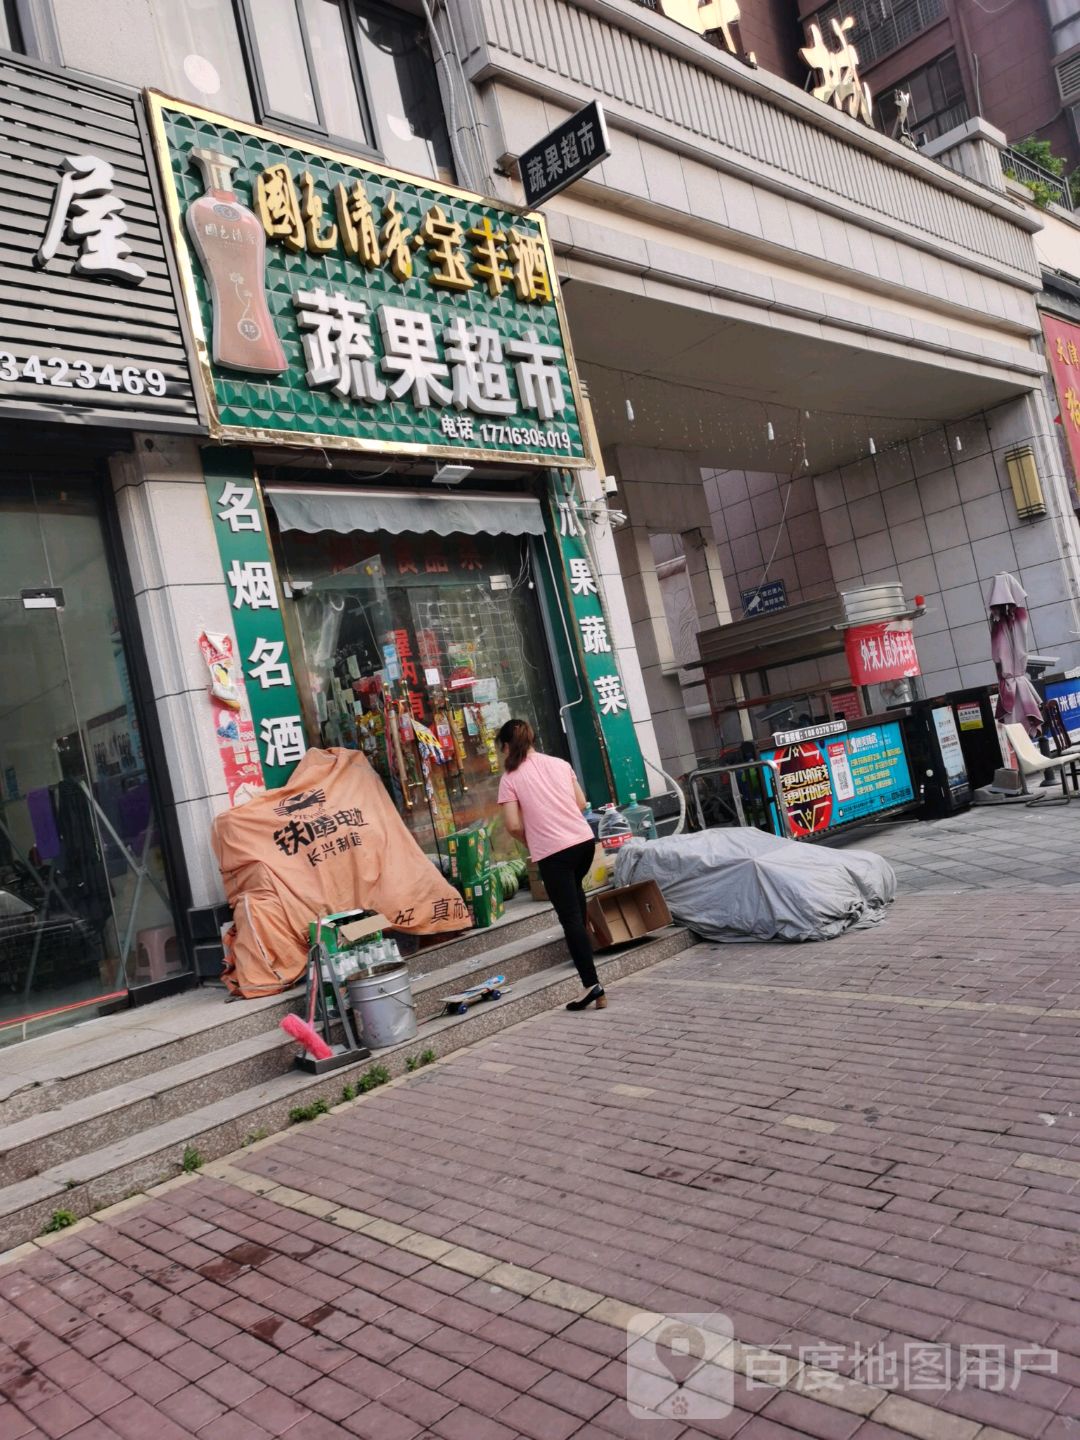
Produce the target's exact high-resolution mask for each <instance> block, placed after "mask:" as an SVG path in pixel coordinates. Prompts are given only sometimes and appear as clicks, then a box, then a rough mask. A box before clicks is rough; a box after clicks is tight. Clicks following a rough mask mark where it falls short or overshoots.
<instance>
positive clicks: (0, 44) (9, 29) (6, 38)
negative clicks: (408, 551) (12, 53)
mask: <svg viewBox="0 0 1080 1440" xmlns="http://www.w3.org/2000/svg"><path fill="white" fill-rule="evenodd" d="M21 49H22V41H21V39H20V36H19V22H18V20H17V19H16V16H15V0H3V3H2V4H0V50H21Z"/></svg>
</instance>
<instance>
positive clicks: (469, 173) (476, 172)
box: [420, 0, 492, 194]
mask: <svg viewBox="0 0 1080 1440" xmlns="http://www.w3.org/2000/svg"><path fill="white" fill-rule="evenodd" d="M420 4H421V6H422V8H423V11H424V19H425V21H426V23H427V30H428V34H429V35H430V36H431V43H432V47H433V48H434V51H435V63H436V65H439V66H441V67H442V71H443V75H444V77H445V93H446V108H447V119H448V120H449V122H450V148H451V150H452V151H453V152H454V163H455V167H456V169H457V171H458V175H457V179H458V182H459V184H464V185H465V186H467V188H469V189H471V190H477V191H480V192H482V193H485V194H486V193H488V192H490V190H491V189H492V186H491V185H490V184H489V180H488V176H487V174H486V166H485V164H484V151H483V146H482V144H481V142H480V138H479V134H478V122H477V119H476V112H475V110H474V109H473V106H472V97H471V95H470V94H469V82H468V81H467V80H466V79H465V78H464V75H463V74H462V71H461V62H460V58H459V57H457V56H455V61H456V64H455V63H452V62H451V58H450V55H449V54H448V53H447V50H446V46H445V45H444V44H443V42H442V36H441V35H440V34H439V28H438V26H437V25H436V23H435V16H434V14H433V13H432V9H431V5H430V3H429V0H420ZM447 21H448V23H451V24H452V22H450V20H449V12H447ZM459 78H460V79H461V81H462V83H463V84H464V86H465V96H466V108H467V109H468V111H469V115H468V116H467V117H466V123H465V125H463V126H460V127H459V125H458V103H457V82H458V79H459ZM466 133H468V135H469V138H470V141H471V144H470V145H469V147H468V148H469V149H471V150H472V151H473V152H474V154H473V157H472V159H471V160H470V159H469V158H468V157H467V156H466V155H465V153H464V150H465V147H464V145H463V143H462V142H463V140H464V137H465V135H466Z"/></svg>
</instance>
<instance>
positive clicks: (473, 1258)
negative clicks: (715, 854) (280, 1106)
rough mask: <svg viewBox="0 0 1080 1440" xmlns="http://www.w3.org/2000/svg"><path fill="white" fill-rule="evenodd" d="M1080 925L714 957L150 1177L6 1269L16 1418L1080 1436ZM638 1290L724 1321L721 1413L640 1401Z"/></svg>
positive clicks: (916, 934)
mask: <svg viewBox="0 0 1080 1440" xmlns="http://www.w3.org/2000/svg"><path fill="white" fill-rule="evenodd" d="M1078 925H1080V894H1077V893H1076V892H1070V891H1067V890H1059V891H1053V890H1049V889H1047V890H1038V889H1032V888H1028V889H1026V890H1018V891H1017V892H1015V893H1013V894H1011V895H1005V894H994V893H987V892H983V893H978V894H972V893H968V894H951V893H946V892H942V893H940V894H924V895H921V896H916V897H907V898H904V899H902V900H901V901H900V902H898V904H897V905H896V906H895V907H894V909H893V911H892V912H891V915H890V917H889V919H888V921H887V922H886V923H885V924H884V925H883V926H881V927H879V928H878V929H876V930H873V931H858V932H854V933H851V934H849V935H847V936H844V937H842V938H841V939H839V940H836V941H833V942H831V943H829V944H827V945H820V946H798V947H797V946H732V947H710V946H699V947H697V948H696V949H694V950H692V951H689V952H687V953H685V954H683V955H682V956H679V957H677V958H676V959H674V960H672V961H668V962H664V963H663V964H662V965H659V966H657V967H655V968H653V969H651V970H649V971H645V972H642V973H641V974H639V975H638V976H636V977H635V978H633V979H630V980H627V981H624V982H620V983H619V984H618V985H617V986H615V987H613V991H612V1004H611V1006H610V1007H609V1009H608V1010H607V1011H605V1012H602V1013H599V1014H598V1013H595V1012H593V1013H588V1014H585V1015H567V1014H565V1013H561V1012H560V1013H556V1014H551V1015H546V1016H542V1017H539V1018H537V1019H535V1020H531V1021H528V1022H526V1023H525V1024H523V1025H520V1026H518V1027H516V1028H515V1029H513V1030H509V1031H505V1032H502V1033H501V1034H499V1035H498V1036H496V1037H494V1038H493V1039H491V1040H489V1041H486V1042H484V1043H483V1044H481V1045H478V1046H476V1047H474V1048H473V1049H471V1050H469V1051H466V1052H462V1053H460V1054H458V1055H456V1056H454V1057H452V1058H451V1059H449V1060H448V1061H445V1062H442V1063H440V1064H439V1065H437V1066H435V1067H432V1069H430V1070H428V1071H425V1072H424V1073H422V1074H419V1075H415V1076H411V1077H408V1078H406V1079H405V1080H404V1081H401V1082H397V1083H395V1084H394V1085H393V1086H391V1087H389V1088H388V1089H386V1090H384V1091H379V1092H375V1093H374V1094H372V1095H369V1096H367V1097H365V1098H363V1099H361V1100H359V1101H357V1102H354V1103H352V1104H350V1105H348V1106H345V1107H342V1108H341V1109H339V1110H337V1111H335V1112H334V1113H333V1114H332V1115H330V1116H327V1117H324V1119H323V1120H322V1121H320V1122H317V1123H316V1124H313V1125H304V1126H299V1127H297V1128H295V1129H293V1130H291V1131H289V1132H288V1133H287V1134H286V1135H285V1136H283V1137H280V1138H276V1139H275V1140H273V1141H272V1142H267V1143H264V1144H262V1145H260V1146H257V1147H253V1148H252V1149H251V1150H248V1151H243V1152H240V1153H239V1154H238V1155H236V1156H233V1157H231V1159H230V1160H229V1161H228V1162H226V1163H224V1164H221V1165H215V1166H211V1167H208V1173H204V1174H203V1175H201V1176H199V1177H197V1178H194V1179H192V1180H191V1181H190V1182H189V1183H181V1184H179V1185H175V1187H174V1188H166V1189H165V1190H163V1191H162V1192H161V1193H158V1194H154V1195H151V1196H150V1197H149V1198H143V1199H137V1200H136V1201H135V1202H126V1205H125V1206H123V1207H119V1208H117V1209H115V1210H114V1211H113V1212H112V1213H110V1212H105V1213H104V1214H103V1216H102V1217H101V1218H100V1220H99V1222H98V1223H91V1224H89V1225H86V1226H84V1227H80V1228H79V1229H78V1231H77V1233H74V1234H69V1235H64V1236H62V1237H60V1238H59V1239H58V1241H57V1243H55V1244H52V1245H50V1246H48V1247H47V1248H40V1249H36V1250H35V1251H34V1253H33V1254H31V1255H29V1256H22V1257H20V1258H18V1259H17V1260H15V1261H13V1262H12V1263H10V1264H9V1265H8V1266H7V1267H6V1268H4V1269H2V1270H0V1396H2V1397H4V1403H3V1404H0V1436H2V1437H3V1440H23V1437H34V1440H38V1437H41V1436H50V1437H56V1440H61V1437H70V1440H114V1437H119V1440H179V1437H182V1436H191V1435H197V1436H199V1437H200V1440H264V1437H267V1436H277V1435H289V1436H291V1437H292V1440H329V1437H337V1436H359V1437H361V1440H416V1437H426V1440H434V1437H439V1440H514V1437H527V1440H571V1437H573V1440H636V1437H642V1440H698V1437H699V1436H700V1435H705V1434H707V1435H719V1436H732V1435H736V1434H737V1435H739V1436H740V1437H741V1440H794V1437H796V1436H816V1437H821V1440H888V1437H890V1436H892V1437H897V1436H901V1435H906V1436H909V1437H912V1436H915V1437H925V1440H975V1437H976V1436H978V1437H979V1440H998V1437H1000V1436H1001V1435H1002V1434H1012V1435H1019V1436H1025V1437H1026V1436H1031V1437H1035V1436H1039V1437H1046V1440H1076V1437H1077V1436H1078V1435H1080V1133H1078V1132H1080V1047H1078V1045H1077V1039H1078V1036H1080V965H1078V964H1077V962H1076V957H1075V943H1074V940H1073V938H1072V937H1073V936H1074V935H1075V934H1076V932H1077V926H1078ZM185 1178H186V1177H185ZM170 1184H172V1182H170ZM635 1311H642V1312H646V1313H647V1314H648V1315H650V1316H652V1317H653V1318H654V1319H657V1320H658V1319H659V1318H660V1317H661V1316H664V1315H675V1314H681V1313H688V1312H691V1313H697V1312H723V1313H724V1314H725V1315H727V1316H728V1317H730V1320H731V1322H732V1325H733V1329H734V1334H735V1336H736V1338H737V1340H738V1341H739V1342H741V1346H740V1347H738V1348H736V1349H734V1350H732V1349H728V1350H725V1351H723V1352H722V1354H721V1355H719V1356H718V1365H712V1366H709V1367H706V1369H705V1370H703V1371H701V1372H700V1374H699V1376H698V1377H695V1378H694V1379H692V1380H691V1381H690V1382H689V1386H688V1389H689V1390H692V1391H693V1392H694V1396H695V1397H696V1399H700V1398H701V1396H702V1395H708V1394H709V1393H710V1385H715V1383H716V1379H717V1376H718V1375H721V1372H724V1374H723V1375H721V1378H726V1376H727V1374H731V1375H732V1384H733V1398H734V1408H733V1409H732V1410H731V1412H730V1413H729V1414H728V1415H727V1416H726V1417H724V1418H722V1419H717V1420H714V1421H706V1420H697V1419H695V1420H694V1421H693V1423H689V1422H684V1421H683V1420H680V1419H677V1418H666V1419H665V1418H661V1419H652V1420H638V1419H634V1418H632V1417H631V1415H630V1413H629V1411H628V1410H627V1406H626V1403H625V1399H624V1396H625V1386H626V1379H627V1371H626V1364H625V1360H624V1359H623V1353H624V1348H625V1345H626V1335H625V1333H624V1330H623V1329H622V1328H621V1327H622V1326H624V1325H625V1323H626V1321H627V1319H628V1317H629V1316H630V1315H631V1313H632V1312H635ZM649 1323H651V1322H645V1328H648V1324H649ZM905 1345H906V1346H908V1347H939V1348H937V1349H934V1348H923V1350H922V1352H921V1355H922V1359H921V1361H920V1368H919V1369H918V1370H915V1369H913V1368H912V1366H911V1365H910V1364H909V1365H908V1366H907V1370H906V1373H905V1372H904V1370H903V1367H901V1370H900V1372H899V1373H898V1374H897V1375H893V1374H891V1372H890V1369H889V1357H891V1356H900V1355H903V1354H905V1352H904V1346H905ZM856 1346H858V1347H862V1348H861V1349H860V1350H858V1351H857V1350H856V1348H855V1347H856ZM808 1347H813V1350H812V1351H811V1349H810V1348H808ZM941 1347H944V1348H941ZM961 1347H976V1349H975V1350H974V1351H973V1350H971V1349H970V1348H969V1350H968V1351H967V1352H966V1353H967V1355H968V1358H969V1359H970V1357H971V1356H972V1354H979V1355H982V1354H998V1353H1000V1355H1001V1356H1007V1357H1008V1359H1009V1361H1010V1365H1011V1363H1012V1362H1013V1361H1014V1360H1016V1359H1017V1356H1016V1354H1015V1352H1016V1350H1017V1348H1018V1347H1019V1348H1020V1349H1021V1350H1024V1351H1026V1352H1027V1353H1026V1355H1021V1356H1020V1357H1019V1358H1020V1360H1021V1361H1022V1362H1023V1363H1022V1364H1021V1367H1020V1368H1019V1370H1016V1369H1013V1368H1010V1370H1009V1371H1008V1372H1007V1373H1008V1384H1007V1387H1006V1388H1005V1389H1004V1390H996V1389H994V1388H993V1387H994V1386H995V1385H997V1384H998V1383H999V1379H1000V1378H1001V1377H1000V1376H999V1375H998V1374H997V1372H993V1373H990V1374H988V1375H986V1376H984V1377H983V1378H984V1380H986V1381H987V1383H986V1384H983V1385H980V1384H978V1383H974V1381H973V1379H972V1378H971V1377H969V1379H968V1381H967V1383H965V1384H964V1385H963V1386H958V1385H956V1384H953V1385H952V1386H951V1387H950V1388H948V1389H944V1388H934V1385H935V1382H936V1381H937V1380H938V1378H939V1376H938V1371H937V1369H936V1368H935V1367H936V1366H937V1365H939V1364H940V1362H941V1359H942V1357H943V1356H944V1355H946V1354H947V1355H948V1356H949V1357H950V1361H951V1362H952V1363H955V1362H956V1361H957V1359H958V1358H959V1356H960V1353H961ZM979 1347H982V1348H979ZM995 1347H997V1348H995ZM1002 1347H1003V1348H1002ZM1048 1351H1053V1352H1055V1357H1054V1358H1053V1360H1051V1359H1050V1357H1049V1356H1048V1355H1047V1353H1046V1352H1048ZM634 1353H635V1359H636V1361H637V1366H636V1368H635V1371H634V1376H633V1379H634V1384H635V1390H636V1393H638V1394H640V1395H642V1396H643V1397H645V1398H647V1399H648V1401H649V1403H655V1404H656V1405H657V1406H658V1407H659V1409H660V1410H661V1411H663V1410H664V1409H665V1407H667V1411H668V1413H670V1412H671V1407H672V1400H673V1392H674V1383H673V1381H672V1379H671V1375H670V1373H669V1370H668V1369H667V1368H665V1367H664V1366H663V1365H662V1364H660V1363H659V1362H658V1361H656V1359H655V1356H654V1358H653V1359H652V1360H650V1359H649V1357H648V1354H646V1355H645V1356H644V1358H638V1352H637V1349H635V1352H634ZM916 1354H917V1350H916V1348H910V1349H909V1350H908V1351H907V1352H906V1358H909V1359H911V1360H913V1359H914V1358H915V1357H916ZM1040 1357H1041V1358H1040ZM800 1358H801V1359H802V1360H805V1361H813V1364H814V1366H815V1367H816V1370H808V1369H800V1366H799V1363H798V1361H799V1359H800ZM863 1361H870V1362H872V1364H871V1366H870V1368H867V1365H865V1364H862V1363H860V1362H863ZM875 1367H876V1368H875ZM746 1372H749V1373H746ZM695 1387H696V1388H695Z"/></svg>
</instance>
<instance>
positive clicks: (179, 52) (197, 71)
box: [53, 0, 253, 120]
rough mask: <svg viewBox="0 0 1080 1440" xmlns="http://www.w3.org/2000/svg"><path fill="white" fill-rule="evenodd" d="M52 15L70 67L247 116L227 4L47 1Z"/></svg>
mask: <svg viewBox="0 0 1080 1440" xmlns="http://www.w3.org/2000/svg"><path fill="white" fill-rule="evenodd" d="M53 13H54V15H55V17H56V28H57V32H58V34H59V37H60V47H61V53H62V55H63V60H64V64H65V65H68V66H70V67H71V68H72V69H73V70H84V71H86V72H87V73H88V74H90V75H101V76H103V77H104V78H105V79H108V80H122V81H124V82H125V83H127V84H129V85H130V84H137V85H154V86H156V87H157V88H158V89H160V90H164V91H165V92H166V94H168V95H176V96H178V97H179V98H180V99H183V100H190V101H192V102H193V103H195V104H198V105H206V106H208V107H209V108H210V109H212V110H219V111H221V112H222V113H223V114H225V115H235V116H236V117H237V118H238V119H241V120H250V119H251V118H252V113H253V112H252V108H251V92H250V88H249V86H248V80H247V71H246V69H245V66H244V53H243V50H242V49H241V46H240V36H239V33H238V31H237V27H236V16H235V14H234V12H233V7H232V0H143V3H141V4H136V5H133V4H132V3H131V0H94V3H93V4H91V5H88V4H87V3H86V0H53Z"/></svg>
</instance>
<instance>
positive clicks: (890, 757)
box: [762, 720, 915, 836]
mask: <svg viewBox="0 0 1080 1440" xmlns="http://www.w3.org/2000/svg"><path fill="white" fill-rule="evenodd" d="M762 759H763V760H777V761H779V764H780V789H781V792H782V794H783V796H784V801H785V804H786V806H787V810H788V816H789V819H790V821H791V825H792V833H793V834H795V835H796V836H803V835H815V834H822V833H824V832H825V831H826V830H834V829H836V827H837V826H839V825H849V824H851V823H852V821H855V820H866V819H869V818H870V817H871V816H873V815H880V814H881V813H882V812H883V811H886V810H893V809H895V808H896V807H897V806H899V805H906V804H908V803H909V801H911V800H913V799H914V798H915V792H914V789H913V787H912V783H911V772H910V770H909V768H908V762H907V756H906V755H905V753H904V742H903V739H902V738H901V734H900V726H899V724H898V723H897V722H896V721H895V720H890V721H887V722H886V723H885V724H884V725H870V726H867V727H866V728H865V729H859V730H852V731H850V732H849V733H848V734H846V735H837V736H835V737H831V738H823V739H821V740H817V741H810V742H807V743H804V744H801V745H789V746H783V747H781V748H780V749H777V750H767V751H764V752H763V753H762Z"/></svg>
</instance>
